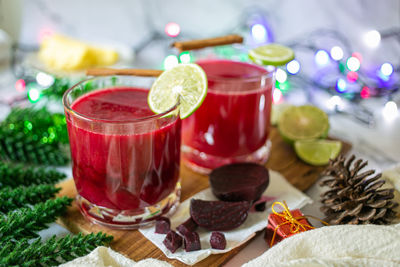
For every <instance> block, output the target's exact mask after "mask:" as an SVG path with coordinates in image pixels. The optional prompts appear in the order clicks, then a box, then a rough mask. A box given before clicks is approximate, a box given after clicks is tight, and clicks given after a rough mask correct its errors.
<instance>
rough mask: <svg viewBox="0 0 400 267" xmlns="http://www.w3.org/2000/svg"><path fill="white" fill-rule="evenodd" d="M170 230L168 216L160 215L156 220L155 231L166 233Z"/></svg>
mask: <svg viewBox="0 0 400 267" xmlns="http://www.w3.org/2000/svg"><path fill="white" fill-rule="evenodd" d="M169 230H171V222H170V221H169V218H166V217H160V218H158V219H157V220H156V230H155V233H157V234H166V233H168V232H169Z"/></svg>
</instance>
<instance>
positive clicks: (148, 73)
mask: <svg viewBox="0 0 400 267" xmlns="http://www.w3.org/2000/svg"><path fill="white" fill-rule="evenodd" d="M162 72H163V71H162V70H152V69H111V68H95V69H88V70H87V71H86V75H88V76H109V75H132V76H143V77H158V76H160V74H161V73H162Z"/></svg>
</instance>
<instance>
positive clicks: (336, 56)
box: [331, 46, 343, 61]
mask: <svg viewBox="0 0 400 267" xmlns="http://www.w3.org/2000/svg"><path fill="white" fill-rule="evenodd" d="M331 58H332V59H333V60H336V61H338V60H341V59H342V58H343V49H342V48H340V47H339V46H334V47H332V49H331Z"/></svg>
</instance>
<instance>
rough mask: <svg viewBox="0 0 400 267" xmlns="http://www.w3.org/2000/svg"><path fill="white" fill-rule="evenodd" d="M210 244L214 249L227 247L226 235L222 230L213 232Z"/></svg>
mask: <svg viewBox="0 0 400 267" xmlns="http://www.w3.org/2000/svg"><path fill="white" fill-rule="evenodd" d="M210 245H211V247H212V248H214V249H225V247H226V239H225V235H224V234H223V233H221V232H212V233H211V237H210Z"/></svg>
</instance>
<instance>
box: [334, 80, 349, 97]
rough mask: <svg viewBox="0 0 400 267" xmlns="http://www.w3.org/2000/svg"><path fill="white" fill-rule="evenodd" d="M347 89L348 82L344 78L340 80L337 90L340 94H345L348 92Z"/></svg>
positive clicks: (337, 83)
mask: <svg viewBox="0 0 400 267" xmlns="http://www.w3.org/2000/svg"><path fill="white" fill-rule="evenodd" d="M346 88H347V83H346V81H345V80H343V79H342V78H340V79H338V80H337V82H336V90H337V91H338V92H339V93H343V92H345V91H346Z"/></svg>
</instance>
